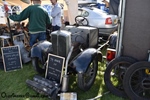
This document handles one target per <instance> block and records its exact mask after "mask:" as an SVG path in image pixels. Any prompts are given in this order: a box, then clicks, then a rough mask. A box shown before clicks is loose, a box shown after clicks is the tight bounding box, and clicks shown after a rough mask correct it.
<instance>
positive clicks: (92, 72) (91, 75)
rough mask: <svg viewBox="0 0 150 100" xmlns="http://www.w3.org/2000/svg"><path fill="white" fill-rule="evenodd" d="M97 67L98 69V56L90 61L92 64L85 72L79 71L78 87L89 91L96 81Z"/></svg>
mask: <svg viewBox="0 0 150 100" xmlns="http://www.w3.org/2000/svg"><path fill="white" fill-rule="evenodd" d="M97 69H98V60H97V57H96V58H95V59H93V61H92V62H91V63H90V65H89V67H88V69H87V70H86V72H85V73H78V75H77V80H78V81H77V82H78V87H79V88H80V89H81V90H83V91H87V90H89V89H90V88H91V87H92V85H93V83H94V81H95V77H96V75H97Z"/></svg>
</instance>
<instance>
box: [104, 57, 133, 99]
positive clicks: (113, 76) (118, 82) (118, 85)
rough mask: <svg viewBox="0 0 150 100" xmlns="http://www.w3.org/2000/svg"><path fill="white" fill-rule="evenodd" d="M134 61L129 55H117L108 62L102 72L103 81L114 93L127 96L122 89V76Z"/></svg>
mask: <svg viewBox="0 0 150 100" xmlns="http://www.w3.org/2000/svg"><path fill="white" fill-rule="evenodd" d="M135 62H136V60H135V59H133V58H131V57H118V58H115V59H114V60H112V61H111V62H109V64H108V66H107V68H106V70H105V73H104V82H105V84H106V87H107V88H108V89H109V90H110V92H112V93H113V94H114V95H117V96H120V97H124V98H126V97H127V96H126V93H125V92H124V89H123V78H124V74H125V72H126V70H127V68H128V67H129V66H130V65H131V64H133V63H135Z"/></svg>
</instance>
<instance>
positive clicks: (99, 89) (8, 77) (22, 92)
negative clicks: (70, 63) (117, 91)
mask: <svg viewBox="0 0 150 100" xmlns="http://www.w3.org/2000/svg"><path fill="white" fill-rule="evenodd" d="M105 68H106V66H105V62H104V61H103V62H102V63H99V69H98V72H97V76H96V81H95V83H94V85H93V86H92V88H91V89H90V90H88V91H87V92H83V91H81V90H80V89H79V88H78V87H77V83H76V76H73V75H70V76H69V91H68V92H76V93H77V97H78V100H87V99H90V98H94V97H96V96H100V95H102V96H101V98H99V99H97V100H125V99H123V98H120V97H117V96H115V95H113V94H111V93H108V94H105V95H103V94H104V93H106V92H107V91H108V90H107V88H106V86H105V83H104V80H103V75H104V72H105ZM36 74H37V73H36V71H34V69H33V67H32V64H31V63H28V64H23V68H22V69H20V70H17V71H11V72H4V70H0V80H1V81H0V100H49V99H48V98H47V97H42V96H43V95H40V94H38V93H37V92H35V91H34V90H33V89H32V88H30V87H28V86H27V84H26V80H27V79H31V80H32V78H33V76H34V75H36ZM28 95H30V96H29V97H27V96H28ZM14 96H22V97H14ZM32 96H39V98H36V97H32Z"/></svg>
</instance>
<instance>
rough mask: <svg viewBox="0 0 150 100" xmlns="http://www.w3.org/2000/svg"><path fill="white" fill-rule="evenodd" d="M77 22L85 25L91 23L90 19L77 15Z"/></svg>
mask: <svg viewBox="0 0 150 100" xmlns="http://www.w3.org/2000/svg"><path fill="white" fill-rule="evenodd" d="M75 22H76V24H77V25H83V26H88V25H89V22H88V20H87V19H86V18H85V17H83V16H76V17H75Z"/></svg>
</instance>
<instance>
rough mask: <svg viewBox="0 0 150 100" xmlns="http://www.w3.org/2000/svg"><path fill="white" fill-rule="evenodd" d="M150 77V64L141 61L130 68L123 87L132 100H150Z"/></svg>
mask: <svg viewBox="0 0 150 100" xmlns="http://www.w3.org/2000/svg"><path fill="white" fill-rule="evenodd" d="M146 70H147V71H146ZM149 77H150V62H147V61H141V62H137V63H135V64H133V65H131V66H130V67H129V69H128V70H127V71H126V74H125V75H124V80H123V86H124V90H125V92H126V94H127V95H128V97H129V98H130V99H131V100H150V78H149Z"/></svg>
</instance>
